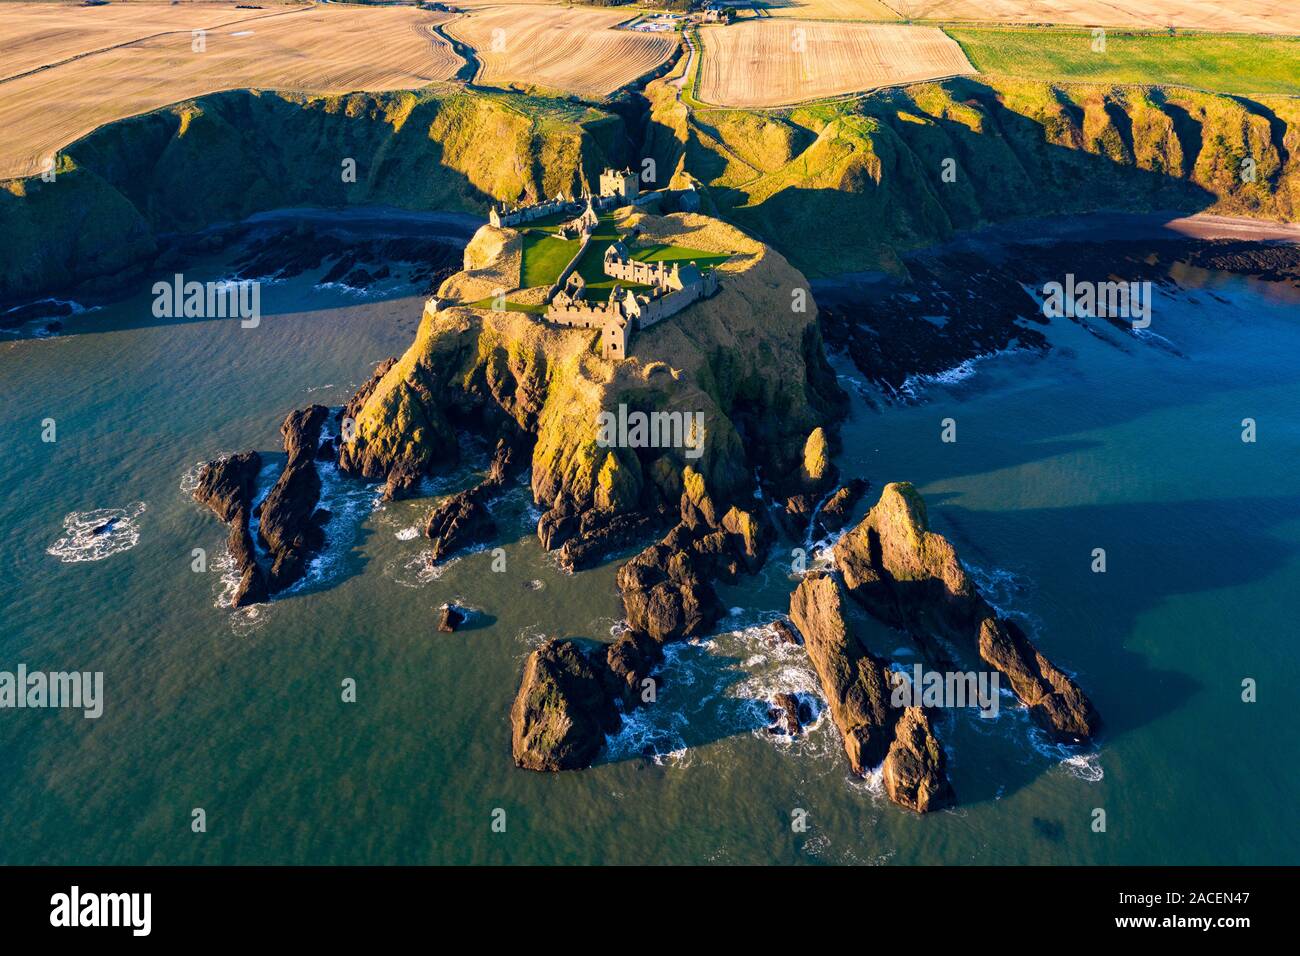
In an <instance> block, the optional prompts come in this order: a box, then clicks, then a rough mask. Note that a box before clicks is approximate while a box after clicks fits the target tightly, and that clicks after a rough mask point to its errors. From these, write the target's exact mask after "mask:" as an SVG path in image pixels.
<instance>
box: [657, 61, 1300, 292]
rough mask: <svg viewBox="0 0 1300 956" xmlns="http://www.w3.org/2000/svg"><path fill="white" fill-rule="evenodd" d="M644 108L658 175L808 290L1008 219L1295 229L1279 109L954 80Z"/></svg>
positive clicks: (1142, 93)
mask: <svg viewBox="0 0 1300 956" xmlns="http://www.w3.org/2000/svg"><path fill="white" fill-rule="evenodd" d="M649 93H650V97H651V104H652V105H651V130H650V136H649V138H648V141H647V143H648V145H647V149H648V150H650V151H651V153H652V155H654V156H655V158H656V161H657V163H658V164H659V166H660V168H661V169H668V170H672V171H673V172H674V175H676V176H678V177H680V176H681V175H682V174H683V173H689V174H690V175H692V176H694V177H695V178H697V179H698V180H699V181H701V182H703V183H705V184H706V185H708V186H709V187H710V188H709V190H708V197H709V202H710V203H711V209H710V211H711V212H713V213H715V214H717V215H720V216H723V217H725V218H727V219H728V220H730V221H732V222H735V223H736V224H737V225H740V226H741V227H742V228H745V229H747V230H750V231H751V232H753V233H754V234H755V235H756V236H758V237H759V238H761V239H763V240H765V241H767V242H770V243H771V244H772V245H774V246H776V247H777V248H778V249H780V250H781V251H782V252H783V253H784V254H785V255H786V256H788V257H789V258H790V260H791V262H792V263H793V264H794V265H796V266H797V267H799V268H800V269H801V270H802V271H804V272H805V273H806V274H808V275H812V276H818V275H827V274H834V273H838V272H845V271H856V270H862V269H877V268H884V269H893V268H895V267H896V266H897V261H898V260H897V257H898V253H899V251H901V250H904V249H907V248H910V247H914V246H918V245H924V244H927V243H930V242H934V241H936V240H942V239H944V238H946V237H947V236H949V235H951V234H952V233H953V232H955V231H958V230H962V229H968V228H971V227H975V226H978V225H981V224H985V223H990V222H996V221H1001V220H1008V219H1016V218H1022V217H1030V216H1042V215H1055V214H1060V215H1070V214H1075V213H1083V212H1091V211H1097V210H1102V209H1120V210H1125V211H1142V210H1154V209H1177V210H1181V211H1186V212H1201V211H1204V212H1214V213H1218V214H1222V215H1242V216H1251V217H1256V218H1262V219H1272V220H1291V219H1294V218H1296V216H1297V214H1298V213H1300V166H1298V165H1297V159H1296V153H1297V150H1298V149H1300V100H1296V99H1293V98H1290V97H1283V96H1262V97H1257V98H1255V99H1246V98H1242V97H1235V96H1227V95H1218V94H1212V93H1202V92H1197V91H1193V90H1189V89H1184V88H1172V87H1171V88H1162V87H1139V86H1116V85H1110V84H1055V83H1045V82H1038V81H1032V80H1019V79H1009V78H1003V79H985V80H971V79H956V80H950V81H944V82H937V83H925V84H919V85H916V86H911V87H907V88H904V89H899V90H889V91H884V92H881V93H879V94H876V95H873V96H871V97H867V98H865V99H862V100H857V101H854V102H846V103H836V104H818V105H814V106H809V107H802V108H794V109H790V110H784V111H776V112H763V113H759V112H751V111H744V110H698V111H694V112H688V110H687V109H686V107H685V106H683V105H682V104H681V103H680V102H678V100H677V98H676V96H675V95H674V93H675V91H674V90H672V89H671V88H669V87H667V86H666V85H664V84H654V85H652V87H651V89H650V91H649ZM1246 159H1250V160H1252V161H1253V163H1254V169H1253V178H1247V177H1244V176H1243V172H1244V168H1243V161H1244V160H1246ZM946 171H947V172H948V176H947V177H945V175H944V174H945V172H946Z"/></svg>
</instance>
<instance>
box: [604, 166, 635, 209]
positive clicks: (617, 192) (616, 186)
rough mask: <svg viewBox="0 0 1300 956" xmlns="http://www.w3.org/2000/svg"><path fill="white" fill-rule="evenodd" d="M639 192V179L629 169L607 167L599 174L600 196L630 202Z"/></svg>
mask: <svg viewBox="0 0 1300 956" xmlns="http://www.w3.org/2000/svg"><path fill="white" fill-rule="evenodd" d="M640 192H641V180H640V178H639V177H638V176H637V174H636V173H634V172H632V170H630V169H619V170H614V169H609V168H606V170H605V171H604V172H603V173H601V174H600V195H601V197H602V198H609V199H618V200H622V202H623V203H625V204H626V203H630V202H632V201H633V200H634V199H636V197H637V196H638V195H639V194H640Z"/></svg>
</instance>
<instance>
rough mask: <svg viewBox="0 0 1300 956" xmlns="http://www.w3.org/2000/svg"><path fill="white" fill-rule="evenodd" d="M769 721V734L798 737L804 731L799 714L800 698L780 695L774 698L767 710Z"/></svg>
mask: <svg viewBox="0 0 1300 956" xmlns="http://www.w3.org/2000/svg"><path fill="white" fill-rule="evenodd" d="M767 719H768V720H770V721H771V724H770V725H769V726H768V728H767V730H768V733H772V734H782V735H784V736H786V737H797V736H798V735H799V731H800V730H802V729H803V723H802V721H801V720H800V714H799V698H798V697H796V696H795V695H794V694H790V693H785V692H783V693H780V694H777V695H776V696H775V697H773V698H772V701H771V703H770V704H768V708H767Z"/></svg>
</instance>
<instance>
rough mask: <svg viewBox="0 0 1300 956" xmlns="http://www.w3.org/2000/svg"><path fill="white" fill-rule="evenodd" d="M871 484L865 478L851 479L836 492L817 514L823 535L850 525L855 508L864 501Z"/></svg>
mask: <svg viewBox="0 0 1300 956" xmlns="http://www.w3.org/2000/svg"><path fill="white" fill-rule="evenodd" d="M870 487H871V483H870V482H869V481H867V480H866V479H865V478H853V479H850V480H849V482H848V484H846V485H843V486H841V487H840V488H837V489H836V490H835V493H834V494H832V495H831V496H830V497H829V498H827V499H826V503H825V504H824V505H822V506H821V508H820V509H819V510H818V512H817V525H818V527H820V528H821V530H822V532H823V533H830V532H833V531H839V530H841V529H842V528H843V527H844V526H845V525H846V524H848V523H849V518H850V516H851V515H852V513H853V508H854V506H855V505H856V504H857V503H858V502H859V501H861V500H862V496H863V495H865V494H866V493H867V489H868V488H870Z"/></svg>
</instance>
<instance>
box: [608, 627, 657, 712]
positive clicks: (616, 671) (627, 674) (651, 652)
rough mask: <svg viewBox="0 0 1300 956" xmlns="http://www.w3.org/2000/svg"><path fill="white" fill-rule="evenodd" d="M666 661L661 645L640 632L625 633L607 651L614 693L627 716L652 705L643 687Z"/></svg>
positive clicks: (612, 691)
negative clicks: (649, 704) (642, 705)
mask: <svg viewBox="0 0 1300 956" xmlns="http://www.w3.org/2000/svg"><path fill="white" fill-rule="evenodd" d="M663 657H664V653H663V648H662V646H661V645H660V644H659V642H658V641H656V640H654V639H653V638H651V637H650V636H649V635H647V634H643V633H640V632H638V631H624V632H623V633H622V634H620V635H619V637H618V639H617V640H615V641H614V643H613V644H610V645H609V647H608V649H607V650H606V651H605V664H606V666H607V668H608V674H609V677H610V679H611V693H612V694H613V695H614V696H616V697H617V698H618V699H619V700H621V701H622V702H623V710H624V711H625V712H626V711H629V710H631V709H632V708H633V707H637V706H639V705H640V704H642V703H649V701H648V700H646V698H645V690H646V688H645V687H644V686H643V684H644V682H645V680H646V678H648V677H649V676H650V674H651V673H652V672H653V671H654V669H655V667H657V666H658V665H659V662H660V661H662V660H663ZM657 693H658V691H657V690H656V694H657Z"/></svg>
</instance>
